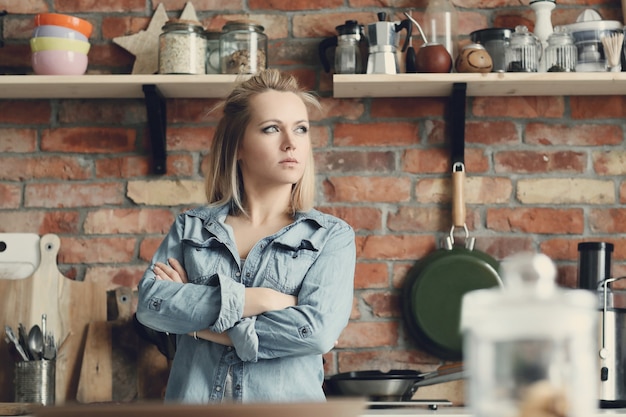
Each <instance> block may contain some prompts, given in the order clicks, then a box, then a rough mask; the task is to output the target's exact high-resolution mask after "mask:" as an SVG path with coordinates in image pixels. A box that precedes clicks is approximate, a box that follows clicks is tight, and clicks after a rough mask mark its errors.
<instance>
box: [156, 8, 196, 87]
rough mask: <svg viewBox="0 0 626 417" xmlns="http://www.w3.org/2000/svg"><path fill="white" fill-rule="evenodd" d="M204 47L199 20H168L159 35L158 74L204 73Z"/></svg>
mask: <svg viewBox="0 0 626 417" xmlns="http://www.w3.org/2000/svg"><path fill="white" fill-rule="evenodd" d="M206 49H207V41H206V37H205V32H204V28H203V27H202V25H201V24H200V22H195V21H189V20H170V21H168V22H167V23H166V24H165V25H164V26H163V32H162V33H161V35H159V74H205V73H206Z"/></svg>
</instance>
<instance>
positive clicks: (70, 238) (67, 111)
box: [0, 0, 626, 373]
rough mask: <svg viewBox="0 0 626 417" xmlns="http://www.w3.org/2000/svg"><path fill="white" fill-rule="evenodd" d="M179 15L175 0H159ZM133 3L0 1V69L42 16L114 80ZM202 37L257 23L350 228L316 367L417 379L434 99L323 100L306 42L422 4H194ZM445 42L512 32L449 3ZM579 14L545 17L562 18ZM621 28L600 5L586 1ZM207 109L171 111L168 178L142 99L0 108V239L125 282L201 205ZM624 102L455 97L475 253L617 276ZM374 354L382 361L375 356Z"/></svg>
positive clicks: (611, 6) (502, 18)
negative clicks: (343, 272) (610, 251)
mask: <svg viewBox="0 0 626 417" xmlns="http://www.w3.org/2000/svg"><path fill="white" fill-rule="evenodd" d="M163 3H164V5H165V6H166V9H167V10H168V12H169V13H170V15H171V16H174V17H175V16H177V15H178V14H179V13H180V11H181V10H182V8H183V7H184V4H185V1H184V0H167V1H164V2H163ZM157 4H158V3H157V2H156V1H147V0H117V1H116V0H111V1H107V2H99V1H84V0H83V1H78V0H54V1H46V0H29V1H23V0H0V10H2V9H6V10H7V11H9V13H10V14H9V15H8V16H7V17H5V18H4V19H3V21H2V35H3V37H4V40H5V46H4V47H3V48H0V73H3V74H21V73H27V72H30V67H29V65H30V64H29V48H28V38H29V36H30V33H31V31H32V26H33V23H32V22H33V15H34V14H36V13H38V12H48V11H56V12H63V13H70V14H75V15H77V16H81V17H84V18H87V19H89V20H90V21H92V22H93V23H94V24H95V32H94V35H93V36H92V39H91V40H92V43H93V47H92V50H91V52H90V67H89V72H90V73H128V72H130V69H131V68H132V63H133V57H132V56H131V55H130V54H128V53H127V52H125V51H124V50H123V49H121V48H120V47H118V46H116V45H114V44H113V43H112V42H111V39H112V38H114V37H116V36H121V35H125V34H132V33H136V32H137V31H139V30H141V29H143V28H145V27H146V26H147V24H148V22H149V20H150V17H151V15H152V12H153V10H154V8H155V7H156V5H157ZM193 4H194V7H195V9H196V12H197V14H198V16H199V18H200V19H201V20H202V22H203V24H204V25H205V26H206V27H207V28H210V29H219V28H221V26H222V24H223V23H224V21H225V20H227V19H228V18H234V17H241V16H245V17H250V18H252V19H255V20H257V21H259V22H260V23H261V24H263V25H264V26H265V27H266V28H267V33H268V35H269V37H270V39H271V45H270V65H271V66H274V67H280V68H283V69H285V70H288V71H291V72H293V73H294V74H296V75H297V76H298V77H300V79H301V80H302V81H303V82H304V83H305V84H306V85H307V86H308V87H309V88H310V89H312V90H315V91H317V92H318V93H319V94H320V95H321V97H322V101H323V104H324V106H325V109H326V113H325V114H324V115H323V116H322V117H319V118H317V119H316V120H315V121H314V127H313V135H314V138H315V139H314V140H315V145H316V159H317V164H318V171H319V185H320V187H319V206H320V207H321V208H322V209H323V210H325V211H328V212H332V213H334V214H337V215H339V216H341V217H343V218H344V219H346V220H347V221H348V222H349V223H351V224H352V225H353V226H354V227H355V229H356V231H357V246H358V261H359V262H358V266H357V274H356V279H355V282H356V289H357V291H356V297H355V301H354V310H353V315H352V320H351V323H350V324H349V326H348V328H347V329H346V330H345V332H344V333H343V335H342V337H341V339H340V341H339V346H338V348H337V349H336V350H335V351H334V352H333V353H332V354H329V355H327V359H328V363H329V364H328V370H329V372H331V373H332V372H336V371H337V370H351V369H368V368H406V367H410V368H417V369H428V368H432V367H433V366H435V365H437V364H439V363H440V360H439V359H438V358H436V357H434V356H431V355H428V354H426V353H424V352H423V351H421V350H420V349H419V348H418V347H416V345H415V344H414V343H413V341H412V339H411V338H410V336H408V335H407V332H406V330H405V328H404V326H403V323H402V320H401V314H400V303H399V295H400V289H401V286H402V282H403V280H404V275H405V273H406V271H407V269H408V268H409V267H410V266H411V265H412V264H413V262H414V261H415V260H417V259H418V258H420V257H422V256H424V255H426V254H428V253H429V252H430V251H432V250H433V249H434V248H435V247H436V245H437V242H438V241H439V239H440V238H442V237H443V236H444V235H445V234H446V233H447V231H448V230H449V228H450V211H449V200H450V197H449V196H450V188H449V171H450V168H449V162H448V153H447V147H446V143H445V137H444V136H445V135H444V127H445V118H444V112H445V107H446V100H445V99H443V98H402V99H401V98H398V99H391V98H385V99H368V98H364V99H333V98H332V78H331V76H330V75H329V74H326V73H324V72H323V70H322V69H321V65H320V64H319V60H318V57H317V44H318V43H319V41H320V40H321V39H322V38H323V37H325V36H331V35H333V34H334V27H335V26H336V25H338V24H342V23H343V22H344V20H346V19H349V18H350V19H357V20H358V21H359V22H361V23H368V22H372V21H375V19H376V17H375V13H376V12H378V11H380V10H381V8H382V9H384V10H386V11H388V12H391V13H392V14H394V15H395V16H397V17H398V18H399V17H400V16H401V13H402V12H403V11H405V10H413V15H414V16H415V17H416V18H417V19H418V20H419V18H420V16H421V13H422V12H423V10H424V7H425V5H426V3H425V2H424V1H417V0H415V1H408V0H394V1H392V0H376V1H374V0H323V1H313V0H308V1H307V0H297V1H296V0H248V1H243V0H221V1H217V0H195V1H194V2H193ZM456 4H457V6H458V8H459V10H460V32H461V33H465V34H467V33H469V32H471V31H473V30H476V29H480V28H484V27H487V26H514V25H515V24H517V23H525V24H527V25H529V26H530V27H531V29H532V23H533V15H532V12H531V10H530V9H529V8H528V7H527V6H526V5H525V4H522V3H520V2H517V1H508V2H491V1H486V0H459V1H458V2H457V3H456ZM588 6H589V5H588V4H585V3H584V2H583V1H578V2H576V1H570V2H568V3H567V4H566V5H562V7H561V5H560V4H559V5H557V9H556V10H555V12H554V15H553V16H554V17H553V22H554V24H560V23H570V22H572V21H574V20H575V17H576V16H577V15H578V14H579V13H580V12H581V11H582V10H583V9H584V8H585V7H588ZM593 7H594V8H597V9H598V10H599V11H600V12H601V13H602V14H603V15H604V17H605V18H607V19H618V20H621V8H620V4H619V3H618V2H616V1H615V0H606V1H604V2H602V1H601V2H593ZM213 104H214V100H184V99H179V100H169V101H168V131H167V137H168V142H167V150H168V153H169V158H168V166H167V174H166V175H163V176H154V175H151V174H150V170H149V161H148V157H147V155H148V152H147V148H148V146H149V144H148V140H147V118H146V114H145V108H144V106H143V102H142V100H130V99H120V100H95V99H94V100H0V232H36V233H39V234H45V233H56V234H58V235H59V236H60V237H61V241H62V245H61V250H60V253H59V259H58V261H59V264H60V268H61V270H62V272H63V273H64V274H65V275H67V276H68V277H70V278H73V279H77V280H86V279H91V280H100V281H104V282H106V283H107V284H108V285H109V287H110V288H114V287H116V286H119V285H124V286H131V287H133V286H135V285H136V283H137V281H138V280H139V278H140V276H141V274H142V273H143V271H144V269H145V267H146V265H147V261H148V260H149V259H150V257H151V255H152V253H153V251H154V250H155V248H156V246H157V245H158V243H159V242H160V239H161V238H162V236H163V233H165V232H166V230H167V229H168V227H169V225H170V223H171V222H172V220H173V218H174V216H175V215H176V214H177V213H178V212H180V211H181V210H183V209H185V208H187V207H189V206H192V205H194V204H196V203H198V202H201V201H202V191H201V188H202V187H201V182H202V171H203V166H204V163H205V160H206V157H207V150H208V147H209V142H210V137H211V134H212V132H213V130H214V128H215V123H216V120H215V118H214V117H213V116H211V115H207V111H208V109H210V108H211V106H212V105H213ZM625 112H626V106H625V104H624V100H623V98H622V97H618V96H604V97H569V96H566V97H510V98H509V97H506V98H503V97H480V98H472V99H469V100H468V107H467V126H466V140H467V145H466V146H467V149H466V162H467V171H468V178H467V181H466V202H467V212H468V213H467V222H468V227H469V229H470V231H471V232H472V234H473V235H474V236H476V238H477V248H478V249H481V250H484V251H486V252H488V253H490V254H491V255H493V256H494V257H496V258H502V257H504V256H506V255H508V254H511V253H514V252H517V251H520V250H535V251H543V252H545V253H546V254H548V255H549V256H550V257H552V258H553V259H554V260H555V261H557V263H558V265H559V273H560V275H559V280H560V282H561V283H562V284H563V285H566V286H574V285H575V282H576V261H577V256H578V253H577V243H578V242H580V241H582V240H607V241H612V242H614V243H615V244H616V248H615V253H614V261H615V264H614V268H613V271H614V273H615V274H616V275H618V274H621V273H623V272H625V271H626V267H625V266H624V263H625V261H626V240H625V239H624V237H625V236H626V235H625V234H626V221H625V219H626V210H625V209H624V208H623V207H622V204H623V203H624V202H625V201H626V182H625V181H624V174H625V173H626V163H625V162H626V152H625V151H624V123H623V121H622V119H623V116H624V113H625ZM382 352H384V355H383V354H381V353H382Z"/></svg>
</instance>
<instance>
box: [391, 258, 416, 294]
mask: <svg viewBox="0 0 626 417" xmlns="http://www.w3.org/2000/svg"><path fill="white" fill-rule="evenodd" d="M412 266H413V263H409V262H394V263H393V273H392V277H391V281H392V284H393V285H392V286H393V288H396V289H401V288H403V287H404V281H405V279H406V276H407V273H408V272H409V270H410V269H411V267H412Z"/></svg>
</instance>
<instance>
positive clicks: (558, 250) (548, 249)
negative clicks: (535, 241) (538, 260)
mask: <svg viewBox="0 0 626 417" xmlns="http://www.w3.org/2000/svg"><path fill="white" fill-rule="evenodd" d="M583 240H584V239H576V238H570V239H565V238H553V239H547V240H544V241H543V242H541V244H540V245H539V249H540V251H541V252H542V253H544V254H546V255H547V256H548V257H549V258H550V259H552V260H553V261H575V260H577V259H578V243H580V242H582V241H583Z"/></svg>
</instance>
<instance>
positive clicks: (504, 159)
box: [494, 151, 587, 174]
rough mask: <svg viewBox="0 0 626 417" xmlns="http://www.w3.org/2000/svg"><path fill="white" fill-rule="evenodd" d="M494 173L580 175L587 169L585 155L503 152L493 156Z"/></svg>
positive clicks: (571, 152)
mask: <svg viewBox="0 0 626 417" xmlns="http://www.w3.org/2000/svg"><path fill="white" fill-rule="evenodd" d="M494 162H495V166H494V169H495V172H498V173H501V172H512V173H517V174H521V173H538V172H570V173H581V172H584V170H585V169H586V168H587V155H585V154H584V153H582V152H573V151H555V152H551V151H547V152H546V151H539V152H537V151H504V152H498V153H496V154H495V155H494Z"/></svg>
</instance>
